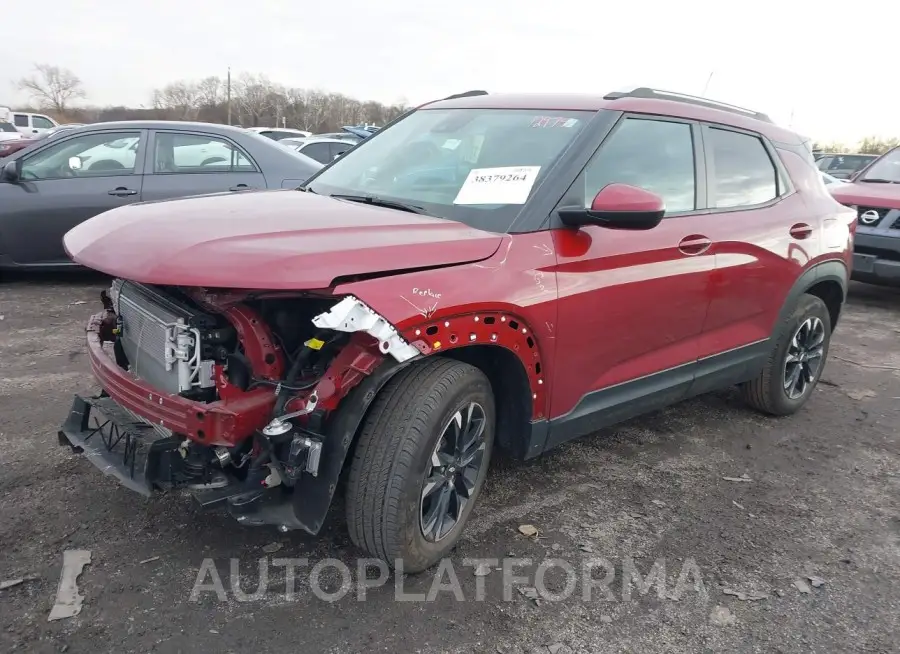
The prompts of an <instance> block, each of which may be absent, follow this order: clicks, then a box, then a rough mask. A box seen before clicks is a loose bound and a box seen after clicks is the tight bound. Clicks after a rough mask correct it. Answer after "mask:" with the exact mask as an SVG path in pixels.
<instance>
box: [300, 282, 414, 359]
mask: <svg viewBox="0 0 900 654" xmlns="http://www.w3.org/2000/svg"><path fill="white" fill-rule="evenodd" d="M312 322H313V324H314V325H315V326H316V327H318V328H319V329H333V330H335V331H339V332H347V333H354V332H366V333H367V334H369V335H370V336H374V337H375V338H377V339H378V349H380V350H381V352H382V353H383V354H390V355H391V356H392V357H394V358H395V359H396V360H397V361H400V362H401V363H402V362H404V361H409V360H410V359H412V358H413V357H417V356H421V354H422V353H421V352H419V350H418V348H416V347H413V346H412V345H410V344H409V343H408V342H407V341H406V340H405V339H404V338H403V337H402V336H400V334H399V333H397V330H396V329H395V328H394V326H393V325H392V324H391V323H389V322H388V321H387V320H386V319H385V318H383V317H382V316H381V315H379V314H378V313H377V312H375V311H373V310H372V309H371V308H370V307H368V306H366V304H365V303H364V302H362V301H360V300H358V299H357V298H355V297H353V296H352V295H348V296H347V297H345V298H344V299H343V300H341V301H340V302H338V303H337V304H335V305H334V306H333V307H331V309H329V310H328V311H326V312H325V313H321V314H319V315H318V316H316V317H315V318H313V321H312Z"/></svg>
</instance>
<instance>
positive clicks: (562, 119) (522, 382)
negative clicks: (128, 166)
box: [60, 88, 856, 572]
mask: <svg viewBox="0 0 900 654" xmlns="http://www.w3.org/2000/svg"><path fill="white" fill-rule="evenodd" d="M855 224H856V214H855V213H854V212H853V211H852V210H850V209H848V208H846V207H843V206H842V205H840V204H839V203H837V202H836V201H835V200H834V199H832V197H831V196H830V195H829V194H828V192H827V191H826V190H825V188H824V186H823V184H822V183H821V181H820V180H819V173H818V171H817V169H816V167H815V165H814V163H813V158H812V153H811V151H810V149H809V146H808V144H806V143H805V142H804V141H803V140H802V139H801V138H800V137H798V136H797V135H795V134H794V133H792V132H790V131H787V130H785V129H782V128H780V127H777V126H775V125H774V124H772V122H771V121H770V120H769V119H768V118H767V117H765V116H764V115H761V114H757V113H754V112H749V111H746V110H743V109H740V108H737V107H731V106H728V105H722V104H718V103H714V102H710V101H707V100H703V99H699V98H692V97H687V96H681V95H675V94H668V93H663V92H659V91H653V90H650V89H643V88H641V89H636V90H634V91H631V92H627V93H614V94H610V95H607V96H605V97H585V96H575V95H548V96H541V95H488V94H486V93H484V92H472V93H464V94H460V95H458V96H452V97H451V98H447V99H445V100H442V101H437V102H433V103H429V104H426V105H424V106H421V107H418V108H417V109H415V110H414V111H411V112H409V113H407V114H405V115H403V116H401V117H400V118H399V119H397V120H396V121H394V122H393V123H392V124H390V125H389V126H388V127H386V128H384V129H382V130H380V131H378V132H377V133H375V134H374V135H373V136H371V137H370V138H368V139H366V140H365V141H363V142H362V143H361V144H360V145H358V146H357V147H356V148H354V149H352V150H350V151H349V152H348V153H347V154H346V155H344V157H342V158H340V159H338V160H337V161H335V162H334V163H331V164H330V165H328V166H326V167H325V168H324V169H323V170H322V171H321V172H320V173H318V174H317V175H315V176H314V177H313V178H311V180H310V181H309V182H308V183H307V184H306V185H305V186H304V187H302V188H300V189H298V190H285V191H274V192H250V193H241V194H237V195H234V194H227V195H212V196H208V197H200V198H191V199H183V200H175V201H170V202H163V203H159V202H155V203H144V204H133V205H130V206H128V207H123V208H119V209H114V210H112V211H109V212H107V213H104V214H101V215H99V216H97V217H95V218H93V219H91V220H89V221H87V222H85V223H83V224H82V225H80V226H78V227H76V228H75V229H73V230H72V231H70V232H69V233H68V234H67V235H66V237H65V245H66V248H67V251H68V252H69V254H70V256H71V257H72V258H73V259H74V260H75V261H76V262H78V263H80V264H83V265H84V266H88V267H90V268H94V269H96V270H99V271H103V272H105V273H108V274H110V275H112V276H113V277H115V278H116V279H115V281H114V282H113V284H112V287H111V290H110V292H109V293H104V294H103V296H102V301H103V305H104V306H103V311H102V312H99V313H97V314H96V315H95V316H93V317H92V318H91V320H90V323H89V325H88V328H87V329H88V348H89V355H90V362H91V367H92V370H93V373H94V375H95V376H96V378H97V380H98V381H99V383H100V385H101V386H102V387H103V393H101V394H100V395H99V396H97V397H92V398H82V397H76V399H75V401H74V406H73V408H72V410H71V414H70V416H69V418H68V420H67V421H66V423H65V424H64V425H63V427H62V429H61V431H60V441H61V443H62V444H67V443H68V444H71V445H73V446H74V447H75V448H76V449H77V450H81V451H84V452H85V453H86V454H87V455H88V457H89V458H90V460H91V461H92V462H93V463H95V464H96V465H97V466H99V467H100V468H101V469H103V470H104V471H105V472H106V473H107V474H112V475H115V476H116V477H118V478H119V479H120V480H121V481H122V482H123V483H124V484H126V485H127V486H129V487H130V488H133V489H134V490H137V491H139V492H142V493H144V494H147V495H149V494H150V493H151V492H152V491H154V490H155V489H160V488H162V489H167V488H173V487H186V488H188V489H190V492H191V493H192V494H193V496H194V497H195V498H196V499H197V501H198V502H199V503H200V505H202V506H204V507H210V506H218V505H223V506H225V507H227V509H228V510H229V511H230V512H231V514H232V515H233V516H234V517H236V518H237V520H238V521H239V522H241V523H243V524H248V525H250V524H252V525H261V524H268V525H275V526H277V527H278V528H279V529H281V530H283V531H287V530H291V529H303V530H305V531H307V532H310V533H317V532H318V531H319V530H320V529H321V527H322V523H323V521H324V519H325V515H326V512H327V511H328V508H329V505H330V504H331V501H332V497H333V495H334V492H335V489H336V488H337V487H338V485H339V483H338V482H339V480H340V479H342V478H343V479H345V480H346V507H347V508H346V519H347V522H348V523H349V531H350V535H351V537H352V539H353V541H354V542H355V543H356V544H357V545H358V546H360V547H361V548H363V549H364V550H367V551H368V552H370V553H372V554H374V555H376V556H379V557H383V558H384V559H385V560H387V561H388V562H389V563H390V564H391V565H394V566H402V568H403V569H404V570H405V571H407V572H411V571H420V570H422V569H425V568H427V567H428V566H430V565H432V564H433V563H435V562H436V561H437V560H438V559H440V558H441V557H442V556H444V555H445V554H446V553H447V552H448V551H449V550H450V548H451V547H452V546H453V544H454V543H455V541H456V540H457V539H458V538H459V536H460V532H461V531H462V530H463V528H464V525H465V523H466V521H467V519H468V518H469V516H470V514H471V512H472V508H473V506H474V504H475V501H476V499H477V498H478V495H479V492H480V490H481V488H482V485H483V483H484V479H485V475H486V474H487V469H488V462H489V460H490V458H491V454H492V452H493V451H494V449H495V448H498V447H499V448H503V449H504V450H506V451H507V452H508V453H510V454H511V455H512V456H515V457H520V458H523V459H528V458H531V457H535V456H537V455H539V454H541V453H543V452H546V451H547V450H549V449H550V448H553V447H555V446H557V445H559V444H561V443H564V442H566V441H569V440H571V439H573V438H577V437H579V436H584V435H586V434H590V433H592V432H595V431H597V430H598V429H600V428H602V427H604V426H607V425H610V424H613V423H615V422H618V421H621V420H624V419H626V418H629V417H631V416H635V415H638V414H641V413H643V412H646V411H650V410H653V409H658V408H660V407H663V406H666V405H668V404H671V403H673V402H677V401H679V400H683V399H684V398H687V397H689V396H693V395H697V394H699V393H704V392H706V391H710V390H713V389H718V388H722V387H726V386H731V385H738V386H739V387H740V388H741V390H742V392H743V394H744V396H745V397H746V399H747V401H748V402H749V403H750V404H751V405H752V406H754V407H756V408H757V409H759V410H761V411H763V412H766V413H768V414H772V415H787V414H791V413H794V412H795V411H797V410H798V409H799V408H800V407H801V406H803V404H804V403H805V402H806V401H807V400H808V399H809V397H810V395H811V393H812V390H813V388H814V387H815V385H816V383H817V382H818V380H819V377H820V375H821V373H822V368H823V366H824V363H825V358H826V355H827V353H828V344H829V340H830V337H831V332H832V330H833V329H834V327H835V325H836V323H837V321H838V317H839V315H840V313H841V308H842V305H843V302H844V298H845V295H846V289H847V278H848V274H849V273H848V271H849V268H850V263H851V250H852V241H853V232H854V229H855Z"/></svg>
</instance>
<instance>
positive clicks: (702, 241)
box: [678, 234, 712, 256]
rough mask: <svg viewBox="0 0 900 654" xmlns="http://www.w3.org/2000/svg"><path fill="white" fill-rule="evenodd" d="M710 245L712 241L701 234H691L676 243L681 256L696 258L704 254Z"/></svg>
mask: <svg viewBox="0 0 900 654" xmlns="http://www.w3.org/2000/svg"><path fill="white" fill-rule="evenodd" d="M711 245H712V241H711V240H709V239H708V238H707V237H705V236H703V235H702V234H691V235H690V236H685V237H684V238H683V239H681V240H680V241H679V242H678V250H679V251H680V252H681V253H682V254H686V255H688V256H696V255H698V254H703V253H704V252H706V251H707V250H708V249H709V248H710V246H711Z"/></svg>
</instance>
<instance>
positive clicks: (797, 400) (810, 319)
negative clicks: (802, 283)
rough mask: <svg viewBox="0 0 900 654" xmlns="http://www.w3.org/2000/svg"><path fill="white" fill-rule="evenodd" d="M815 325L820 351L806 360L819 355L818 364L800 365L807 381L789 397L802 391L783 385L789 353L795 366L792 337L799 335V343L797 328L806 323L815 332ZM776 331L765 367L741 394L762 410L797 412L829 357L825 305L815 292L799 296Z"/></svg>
mask: <svg viewBox="0 0 900 654" xmlns="http://www.w3.org/2000/svg"><path fill="white" fill-rule="evenodd" d="M818 325H821V344H820V345H819V346H818V348H816V349H818V351H819V352H820V356H819V357H810V358H809V360H808V361H810V362H813V361H814V360H815V359H816V358H818V365H817V366H816V367H815V370H812V369H811V368H806V369H802V368H801V373H800V374H801V375H802V376H803V378H804V379H805V380H806V383H805V385H804V386H803V388H802V392H800V393H799V394H798V395H796V396H793V397H792V392H796V391H799V390H801V389H800V388H798V387H796V386H791V387H790V388H789V389H787V390H786V388H785V383H786V382H785V380H786V374H787V372H788V370H787V367H788V357H789V355H790V356H791V364H790V365H791V369H792V370H794V369H796V368H797V363H796V362H795V359H796V352H797V351H798V349H797V347H796V344H793V340H794V338H795V337H798V338H799V339H800V342H802V341H803V340H804V336H803V335H801V334H800V333H799V330H801V328H803V327H804V326H806V328H807V329H812V330H815V332H816V333H817V332H818ZM807 333H809V332H807ZM778 334H779V336H778V341H777V342H776V344H775V349H774V350H773V351H772V354H771V355H769V359H768V361H767V362H766V366H765V368H763V371H762V372H761V373H760V375H759V377H757V378H756V379H754V380H752V381H749V382H747V383H745V384H742V385H741V394H742V395H743V397H744V400H745V401H746V402H747V403H748V404H749V405H750V406H752V407H753V408H755V409H757V410H759V411H762V412H763V413H768V414H769V415H773V416H787V415H791V414H793V413H796V412H797V411H798V410H799V409H800V407H802V406H803V405H804V404H806V401H807V400H808V399H809V398H810V396H811V395H812V392H813V390H814V389H815V387H816V384H818V382H819V379H820V378H821V376H822V370H824V368H825V362H826V360H827V357H828V346H829V344H830V342H831V315H830V314H829V313H828V307H827V306H825V303H824V302H823V301H822V300H821V299H820V298H818V297H816V296H815V295H809V294H804V295H801V296H800V299H799V300H798V301H797V306H796V308H795V309H794V311H793V312H792V313H791V314H790V315H789V316H788V317H787V318H786V319H785V320H784V322H783V323H782V324H781V326H780V329H779V330H778ZM816 340H818V338H814V339H813V341H816Z"/></svg>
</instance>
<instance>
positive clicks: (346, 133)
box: [313, 127, 374, 143]
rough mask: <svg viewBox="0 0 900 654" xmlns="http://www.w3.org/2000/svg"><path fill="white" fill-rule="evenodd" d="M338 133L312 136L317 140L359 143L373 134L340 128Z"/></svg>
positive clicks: (363, 130)
mask: <svg viewBox="0 0 900 654" xmlns="http://www.w3.org/2000/svg"><path fill="white" fill-rule="evenodd" d="M341 130H342V131H340V132H323V133H322V134H313V136H315V137H317V138H329V139H341V140H344V141H352V142H353V143H359V142H360V141H362V140H363V139H366V138H369V137H370V136H372V134H374V132H370V131H369V130H367V129H363V128H360V127H342V128H341Z"/></svg>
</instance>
